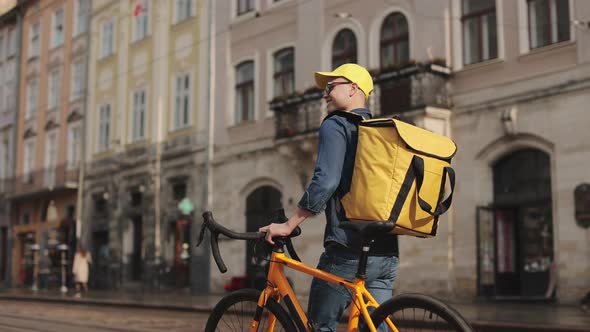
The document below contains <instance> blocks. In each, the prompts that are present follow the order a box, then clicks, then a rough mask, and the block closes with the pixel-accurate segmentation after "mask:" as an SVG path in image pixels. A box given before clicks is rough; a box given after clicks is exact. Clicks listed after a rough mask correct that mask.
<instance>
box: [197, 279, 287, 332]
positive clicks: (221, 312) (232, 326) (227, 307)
mask: <svg viewBox="0 0 590 332" xmlns="http://www.w3.org/2000/svg"><path fill="white" fill-rule="evenodd" d="M260 293H261V292H260V291H258V290H255V289H241V290H238V291H235V292H233V293H231V294H229V295H228V296H226V297H224V298H223V299H221V301H219V303H217V305H216V306H215V308H213V312H211V315H210V316H209V319H208V320H207V326H206V327H205V332H236V331H241V332H244V331H250V326H251V325H252V321H253V319H254V314H255V312H256V308H257V307H258V298H259V297H260ZM270 315H274V317H276V322H275V326H274V329H273V330H272V331H276V332H283V331H284V332H296V331H297V330H296V329H295V325H294V324H293V321H292V320H291V318H290V317H289V314H288V313H287V311H286V310H285V309H283V307H281V305H280V304H278V303H277V302H276V301H275V300H273V299H268V301H267V302H266V306H265V307H264V311H263V312H262V315H261V316H260V324H259V325H258V331H267V330H268V328H269V317H270Z"/></svg>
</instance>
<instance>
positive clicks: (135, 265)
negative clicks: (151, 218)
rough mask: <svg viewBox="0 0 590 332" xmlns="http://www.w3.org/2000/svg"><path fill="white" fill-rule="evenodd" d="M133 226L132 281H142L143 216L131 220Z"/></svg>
mask: <svg viewBox="0 0 590 332" xmlns="http://www.w3.org/2000/svg"><path fill="white" fill-rule="evenodd" d="M131 223H132V225H133V249H132V252H131V280H133V281H140V280H141V272H142V262H141V256H142V255H141V248H142V242H143V241H142V240H143V222H142V217H141V216H135V217H133V218H132V219H131Z"/></svg>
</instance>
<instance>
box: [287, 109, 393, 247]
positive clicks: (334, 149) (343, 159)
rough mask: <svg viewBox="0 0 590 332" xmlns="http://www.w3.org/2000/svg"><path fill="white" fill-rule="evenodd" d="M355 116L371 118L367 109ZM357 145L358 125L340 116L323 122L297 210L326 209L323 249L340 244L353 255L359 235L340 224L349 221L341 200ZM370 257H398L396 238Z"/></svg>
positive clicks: (378, 242) (388, 239) (380, 244)
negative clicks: (307, 180) (311, 168)
mask: <svg viewBox="0 0 590 332" xmlns="http://www.w3.org/2000/svg"><path fill="white" fill-rule="evenodd" d="M353 112H354V113H356V114H358V115H361V116H362V117H363V118H365V119H369V118H371V113H370V112H369V110H367V109H364V108H359V109H355V110H353ZM357 143H358V127H357V125H356V123H355V122H354V121H352V120H351V119H349V118H347V117H345V116H344V115H343V114H342V113H341V112H335V113H331V114H329V115H328V116H327V117H326V118H325V119H324V121H323V122H322V125H321V126H320V132H319V143H318V144H319V145H318V156H317V162H316V166H315V170H314V172H313V178H312V180H311V183H310V184H309V186H308V187H307V190H306V191H305V193H304V194H303V197H302V198H301V200H300V201H299V203H298V206H299V207H300V208H302V209H305V210H308V211H310V212H312V213H314V214H318V213H320V212H321V211H322V210H324V209H325V214H326V230H325V233H324V246H328V245H329V244H331V243H337V244H339V245H341V246H344V247H346V248H348V249H350V250H352V251H358V250H360V240H359V238H358V236H357V234H356V232H354V231H351V230H344V229H342V228H340V227H339V225H340V222H341V221H346V220H347V219H346V217H345V214H344V210H343V208H342V205H341V204H340V199H341V198H342V197H343V196H344V194H346V193H347V192H348V191H350V185H351V182H352V172H353V169H354V158H355V154H356V146H357ZM392 241H393V242H392ZM371 254H372V255H393V256H398V246H397V236H394V235H384V236H383V238H379V239H377V240H376V241H375V243H374V244H373V245H372V247H371Z"/></svg>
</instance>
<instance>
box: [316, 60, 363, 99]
mask: <svg viewBox="0 0 590 332" xmlns="http://www.w3.org/2000/svg"><path fill="white" fill-rule="evenodd" d="M336 77H344V78H346V79H347V80H349V81H351V82H353V83H356V85H358V87H359V88H360V89H361V90H362V91H363V92H364V93H365V97H366V99H369V95H370V94H371V92H373V77H372V76H371V74H369V72H368V71H367V70H366V69H365V68H364V67H362V66H359V65H357V64H356V63H345V64H343V65H341V66H340V67H338V68H336V69H334V70H333V71H330V72H327V71H318V72H316V73H315V82H316V84H317V86H318V87H319V88H320V89H325V88H326V84H328V82H330V81H331V80H333V79H334V78H336Z"/></svg>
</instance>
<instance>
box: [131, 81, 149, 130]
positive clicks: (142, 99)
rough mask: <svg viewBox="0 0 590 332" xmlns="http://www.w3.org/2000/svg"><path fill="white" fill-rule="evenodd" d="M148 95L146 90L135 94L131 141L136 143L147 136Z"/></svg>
mask: <svg viewBox="0 0 590 332" xmlns="http://www.w3.org/2000/svg"><path fill="white" fill-rule="evenodd" d="M145 115H146V93H145V90H139V91H135V92H134V93H133V121H132V126H133V127H132V129H131V140H132V141H136V140H138V139H141V138H143V137H144V135H145Z"/></svg>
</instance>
